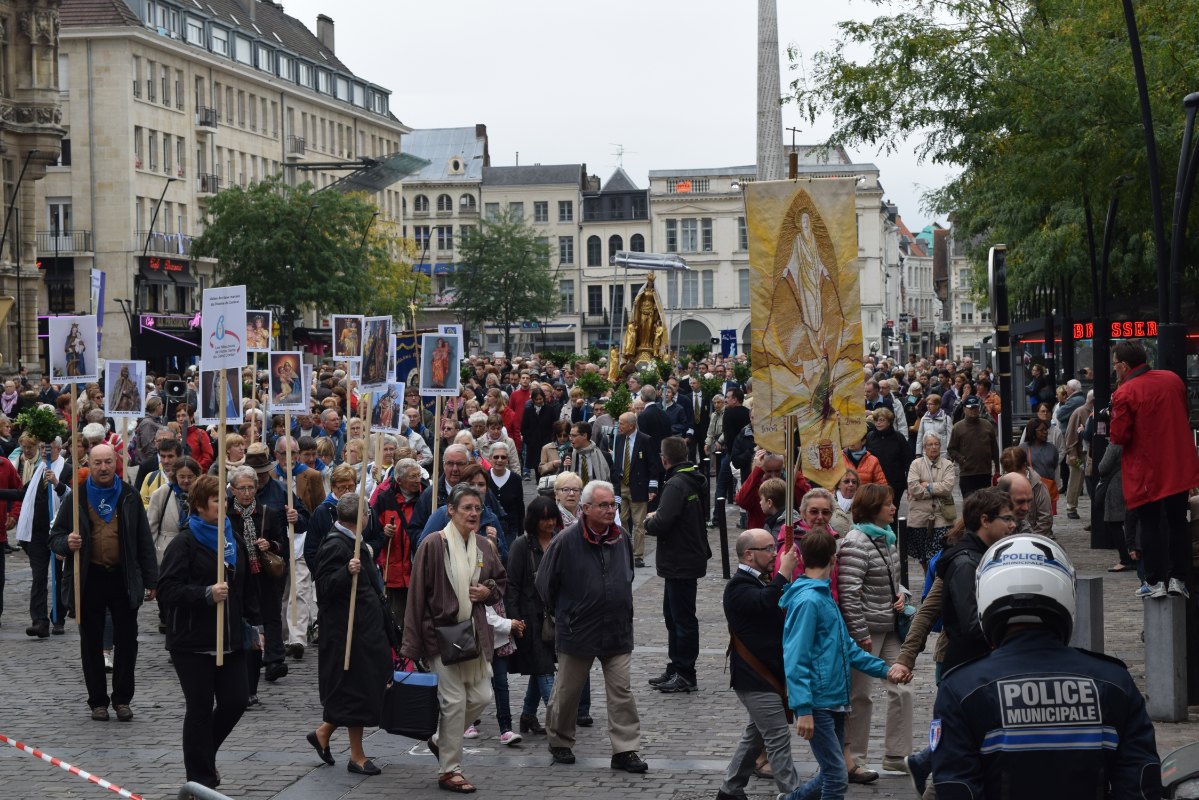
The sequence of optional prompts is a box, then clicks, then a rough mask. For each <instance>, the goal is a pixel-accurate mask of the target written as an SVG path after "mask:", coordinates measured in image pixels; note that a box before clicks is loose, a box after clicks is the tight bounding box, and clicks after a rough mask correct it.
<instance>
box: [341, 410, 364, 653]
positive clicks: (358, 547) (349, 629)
mask: <svg viewBox="0 0 1199 800" xmlns="http://www.w3.org/2000/svg"><path fill="white" fill-rule="evenodd" d="M347 399H348V394H347ZM363 403H366V416H365V417H364V420H365V425H366V430H367V431H370V429H371V393H370V392H367V393H366V394H364V395H363V396H362V397H360V398H359V399H358V410H359V411H361V410H362V404H363ZM368 435H369V433H368ZM365 524H366V466H365V465H363V468H362V478H361V479H360V480H359V486H358V524H357V525H355V526H354V558H361V557H362V526H363V525H365ZM357 606H358V573H355V574H354V576H353V577H352V578H351V580H350V619H349V622H348V623H347V624H346V658H345V663H344V664H343V666H342V669H343V670H348V669H349V668H350V645H351V644H352V643H353V641H354V611H355V610H356V608H357Z"/></svg>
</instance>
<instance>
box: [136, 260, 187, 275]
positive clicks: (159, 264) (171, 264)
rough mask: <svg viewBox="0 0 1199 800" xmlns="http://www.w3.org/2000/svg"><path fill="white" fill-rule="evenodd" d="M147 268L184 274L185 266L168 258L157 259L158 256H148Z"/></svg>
mask: <svg viewBox="0 0 1199 800" xmlns="http://www.w3.org/2000/svg"><path fill="white" fill-rule="evenodd" d="M146 266H147V267H149V268H150V269H154V270H158V269H161V270H164V271H166V272H186V271H187V264H186V263H183V262H180V261H172V260H171V259H169V258H159V257H158V256H150V257H149V258H148V259H147V264H146Z"/></svg>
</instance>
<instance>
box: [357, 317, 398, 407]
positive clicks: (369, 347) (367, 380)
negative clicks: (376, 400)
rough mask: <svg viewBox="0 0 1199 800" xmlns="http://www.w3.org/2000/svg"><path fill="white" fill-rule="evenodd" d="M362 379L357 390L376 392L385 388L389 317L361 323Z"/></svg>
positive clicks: (389, 332)
mask: <svg viewBox="0 0 1199 800" xmlns="http://www.w3.org/2000/svg"><path fill="white" fill-rule="evenodd" d="M363 332H364V334H363V339H362V377H361V381H360V383H359V388H360V389H361V391H364V392H378V391H382V390H384V389H386V388H387V384H388V371H387V370H388V366H389V359H388V356H387V350H388V347H389V346H390V344H391V317H367V318H366V319H365V320H364V321H363Z"/></svg>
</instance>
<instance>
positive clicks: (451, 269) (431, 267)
mask: <svg viewBox="0 0 1199 800" xmlns="http://www.w3.org/2000/svg"><path fill="white" fill-rule="evenodd" d="M412 271H413V272H423V273H424V274H426V275H452V274H454V273H455V272H457V271H458V265H457V264H455V263H453V262H449V263H447V262H438V263H436V264H414V265H413V266H412Z"/></svg>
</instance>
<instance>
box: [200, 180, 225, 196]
mask: <svg viewBox="0 0 1199 800" xmlns="http://www.w3.org/2000/svg"><path fill="white" fill-rule="evenodd" d="M220 190H221V179H220V177H219V176H217V175H197V176H196V191H197V192H199V193H200V194H216V193H217V192H219V191H220Z"/></svg>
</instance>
